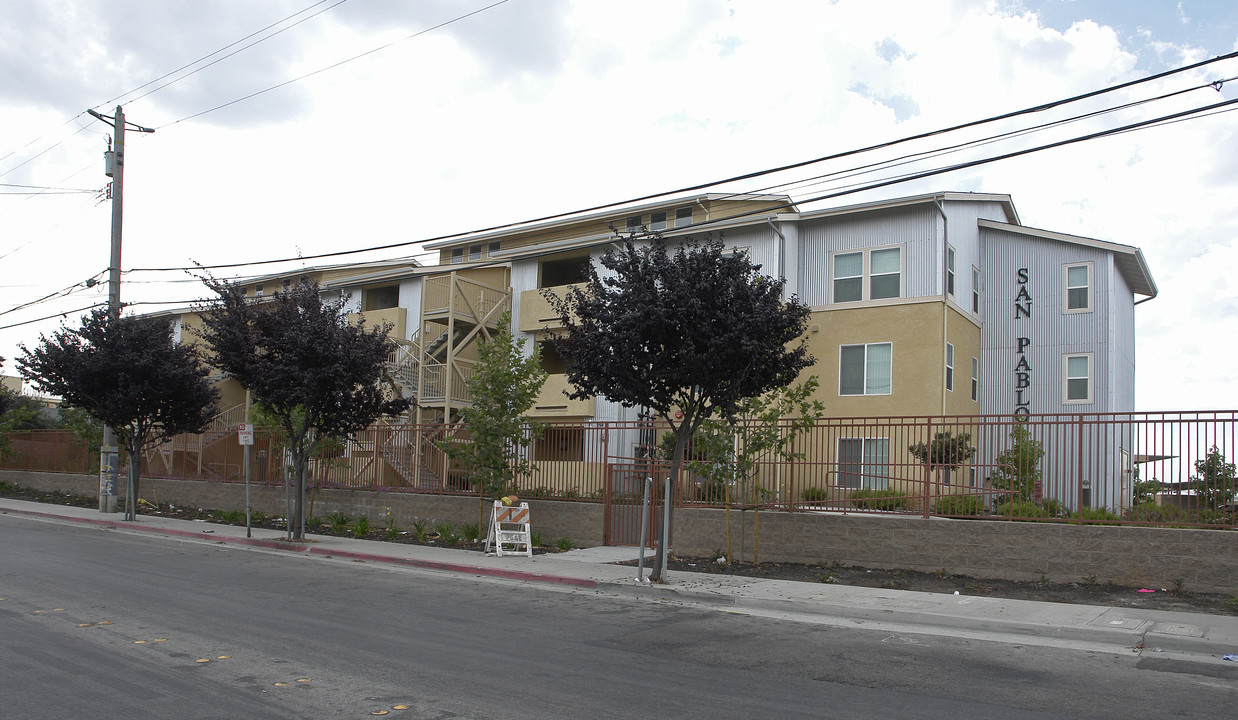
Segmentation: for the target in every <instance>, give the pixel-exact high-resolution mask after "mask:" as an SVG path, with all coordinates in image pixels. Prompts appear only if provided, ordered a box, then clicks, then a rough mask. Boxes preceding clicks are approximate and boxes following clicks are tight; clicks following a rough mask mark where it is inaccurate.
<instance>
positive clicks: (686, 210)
mask: <svg viewBox="0 0 1238 720" xmlns="http://www.w3.org/2000/svg"><path fill="white" fill-rule="evenodd" d="M691 224H692V208H690V207H681V208H676V209H675V227H677V228H681V227H688V226H689V225H691Z"/></svg>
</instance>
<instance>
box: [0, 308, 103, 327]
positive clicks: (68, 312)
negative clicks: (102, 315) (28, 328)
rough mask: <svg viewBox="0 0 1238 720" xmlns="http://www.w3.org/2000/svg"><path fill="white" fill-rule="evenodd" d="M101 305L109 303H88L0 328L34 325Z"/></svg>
mask: <svg viewBox="0 0 1238 720" xmlns="http://www.w3.org/2000/svg"><path fill="white" fill-rule="evenodd" d="M101 307H107V303H105V302H101V303H95V304H94V305H87V306H86V307H83V308H78V309H76V310H66V311H64V312H58V313H53V314H51V315H45V316H43V317H41V318H35V319H34V320H23V321H22V322H19V323H12V324H10V325H0V330H11V329H13V328H15V327H21V326H23V325H33V324H34V323H37V322H43V321H44V320H54V319H55V318H58V317H64V318H67V317H68V316H70V315H76V314H77V313H83V312H86V311H87V310H94V309H95V308H101Z"/></svg>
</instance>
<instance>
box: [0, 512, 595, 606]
mask: <svg viewBox="0 0 1238 720" xmlns="http://www.w3.org/2000/svg"><path fill="white" fill-rule="evenodd" d="M0 513H13V514H15V515H28V516H31V517H43V518H49V519H52V520H67V521H69V522H80V523H86V524H88V525H98V526H102V527H108V528H122V529H125V530H140V531H142V532H154V533H161V534H164V535H174V536H177V537H186V538H194V539H198V540H214V541H216V542H222V543H235V544H237V545H253V546H255V547H262V548H268V549H273V550H284V551H287V552H308V553H310V554H313V555H322V556H324V557H342V558H348V559H350V560H365V561H367V562H386V563H393V564H395V565H406V566H409V567H417V568H425V569H427V570H445V571H447V572H458V573H466V574H469V575H485V576H488V577H499V578H505V579H508V580H525V581H528V582H543V583H550V584H552V585H571V586H574V587H581V588H587V589H594V588H596V587H597V586H598V583H597V581H596V580H590V579H587V578H571V577H563V576H561V575H546V574H543V573H534V572H527V571H524V570H508V569H505V568H490V567H481V566H478V565H463V564H460V563H449V562H440V561H437V560H417V559H414V558H399V557H392V556H390V555H378V554H375V553H364V552H355V551H352V550H330V549H328V548H320V547H313V546H311V545H298V544H295V543H290V542H287V541H284V540H265V539H254V538H236V537H228V536H225V535H220V536H218V537H211V533H209V532H206V531H196V532H195V531H192V530H176V529H173V528H159V527H151V526H149V525H143V524H141V523H136V522H130V521H126V520H107V519H103V518H78V517H67V516H65V515H57V514H55V513H49V512H41V511H35V510H19V509H14V508H7V509H5V510H3V511H0Z"/></svg>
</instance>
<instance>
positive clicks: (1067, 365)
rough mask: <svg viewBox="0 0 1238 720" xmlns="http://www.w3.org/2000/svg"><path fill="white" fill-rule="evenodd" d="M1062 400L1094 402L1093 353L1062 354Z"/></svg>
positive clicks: (1075, 402) (1078, 402)
mask: <svg viewBox="0 0 1238 720" xmlns="http://www.w3.org/2000/svg"><path fill="white" fill-rule="evenodd" d="M1062 378H1063V382H1062V402H1063V403H1066V404H1068V405H1071V404H1085V403H1090V402H1092V353H1077V354H1074V355H1063V356H1062Z"/></svg>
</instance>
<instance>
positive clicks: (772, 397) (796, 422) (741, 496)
mask: <svg viewBox="0 0 1238 720" xmlns="http://www.w3.org/2000/svg"><path fill="white" fill-rule="evenodd" d="M819 386H820V382H819V381H818V380H817V376H816V375H813V376H811V377H809V378H808V379H807V380H805V381H804V382H802V383H798V384H796V385H788V386H786V387H781V388H776V389H774V390H771V391H769V392H768V393H766V394H764V395H761V396H759V397H752V398H747V399H745V400H744V401H743V402H742V403H740V406H739V409H738V411H737V412H736V413H735V416H734V417H733V418H731V419H730V420H728V419H726V418H710V419H708V420H706V421H705V422H703V423H702V424H701V429H700V430H699V431H697V434H696V435H695V436H694V437H693V438H692V444H693V448H694V449H696V450H697V451H699V453H700V454H701V455H703V457H702V458H700V459H693V460H690V461H688V462H687V463H686V464H687V467H688V468H689V469H690V470H691V471H692V472H694V473H696V474H697V475H699V476H701V477H702V478H703V479H704V480H705V481H706V482H707V483H709V485H708V486H707V487H709V488H711V490H712V493H711V494H715V495H719V496H720V497H719V499H722V500H724V501H725V503H726V559H727V562H732V561H733V559H734V556H733V553H732V552H731V507H732V506H733V505H736V504H737V503H738V507H739V511H740V519H741V522H740V528H741V530H740V532H741V538H742V537H743V535H742V533H743V517H744V514H743V513H744V511H745V510H748V509H750V508H751V509H752V511H753V518H754V524H753V528H754V529H753V545H752V561H753V562H754V563H755V562H756V561H757V535H756V527H757V526H756V523H755V519H756V517H757V511H758V510H759V509H760V506H761V504H762V502H763V501H764V500H765V497H766V496H767V495H768V494H769V490H768V489H767V488H763V487H761V486H760V485H759V484H758V483H757V473H758V469H759V467H760V465H759V464H760V463H761V462H762V461H770V460H775V461H781V462H791V461H795V460H802V459H803V458H804V453H802V452H798V451H796V450H795V449H794V445H795V441H796V439H798V438H800V437H802V436H804V435H806V434H807V433H808V432H809V431H811V430H812V429H813V427H815V426H816V424H817V422H818V421H819V420H820V419H821V416H822V415H823V414H824V413H825V405H823V404H822V403H821V401H820V400H814V399H812V397H813V395H814V394H816V392H817V388H818V387H819Z"/></svg>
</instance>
